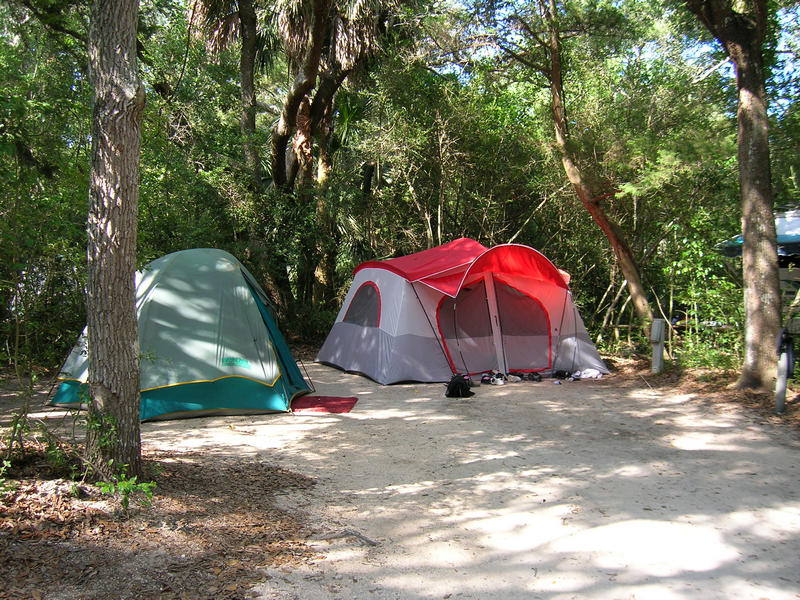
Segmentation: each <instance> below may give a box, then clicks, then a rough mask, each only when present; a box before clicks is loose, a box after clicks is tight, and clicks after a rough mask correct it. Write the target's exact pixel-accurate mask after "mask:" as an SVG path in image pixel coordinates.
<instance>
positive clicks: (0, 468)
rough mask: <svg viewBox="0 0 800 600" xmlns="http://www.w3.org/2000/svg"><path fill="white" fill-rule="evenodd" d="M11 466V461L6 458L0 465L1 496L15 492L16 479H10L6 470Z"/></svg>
mask: <svg viewBox="0 0 800 600" xmlns="http://www.w3.org/2000/svg"><path fill="white" fill-rule="evenodd" d="M10 468H11V461H8V460H4V461H3V464H2V465H0V497H1V496H5V495H6V494H8V493H10V492H13V491H14V490H15V489H16V488H17V483H16V482H15V481H9V480H8V479H7V478H6V471H7V470H8V469H10Z"/></svg>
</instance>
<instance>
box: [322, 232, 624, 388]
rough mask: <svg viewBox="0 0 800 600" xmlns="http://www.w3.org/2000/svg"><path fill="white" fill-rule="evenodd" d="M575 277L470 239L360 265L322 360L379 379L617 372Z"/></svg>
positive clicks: (528, 251)
mask: <svg viewBox="0 0 800 600" xmlns="http://www.w3.org/2000/svg"><path fill="white" fill-rule="evenodd" d="M568 284H569V275H568V274H566V273H565V272H563V271H560V270H559V269H557V268H556V267H555V266H554V265H553V263H551V262H550V261H549V260H548V259H547V258H545V256H544V255H543V254H541V253H540V252H538V251H537V250H534V249H533V248H530V247H528V246H523V245H521V244H502V245H500V246H495V247H494V248H491V249H490V248H486V247H485V246H483V245H482V244H480V243H478V242H476V241H475V240H471V239H468V238H460V239H457V240H454V241H452V242H450V243H448V244H445V245H443V246H439V247H436V248H431V249H429V250H424V251H422V252H418V253H416V254H410V255H408V256H402V257H399V258H392V259H389V260H384V261H370V262H365V263H363V264H361V265H359V266H358V267H357V268H356V270H355V273H354V277H353V283H352V285H351V286H350V290H349V291H348V293H347V296H346V297H345V300H344V303H343V305H342V307H341V310H340V311H339V314H338V316H337V318H336V322H335V323H334V325H333V327H332V328H331V331H330V333H329V334H328V337H327V339H326V340H325V343H324V344H323V346H322V348H321V349H320V351H319V354H318V355H317V358H316V360H317V361H318V362H323V363H327V364H330V365H334V366H337V367H339V368H341V369H344V370H346V371H353V372H358V373H362V374H364V375H366V376H368V377H370V378H372V379H373V380H375V381H377V382H378V383H382V384H389V383H395V382H400V381H422V382H434V381H442V382H446V381H449V380H450V378H451V377H452V376H453V375H454V374H455V373H467V374H469V375H477V374H480V373H485V372H490V371H497V372H499V373H508V372H509V371H515V372H521V373H529V372H545V373H550V372H552V371H555V370H565V371H569V372H572V371H576V370H582V369H586V368H595V369H597V370H599V371H601V372H603V373H608V369H607V368H606V366H605V364H603V361H602V360H601V359H600V356H599V354H598V353H597V350H596V348H595V347H594V344H592V342H591V340H590V339H589V335H588V333H587V332H586V328H585V326H584V324H583V321H582V319H581V317H580V315H579V314H578V311H577V309H576V307H575V304H574V303H573V301H572V294H571V293H570V290H569V285H568Z"/></svg>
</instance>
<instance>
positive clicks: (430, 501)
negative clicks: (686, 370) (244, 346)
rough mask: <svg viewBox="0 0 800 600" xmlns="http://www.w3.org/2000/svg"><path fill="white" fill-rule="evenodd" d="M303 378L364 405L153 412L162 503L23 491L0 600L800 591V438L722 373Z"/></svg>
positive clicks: (2, 545)
mask: <svg viewBox="0 0 800 600" xmlns="http://www.w3.org/2000/svg"><path fill="white" fill-rule="evenodd" d="M307 369H308V374H309V375H310V377H311V378H312V380H313V382H314V385H315V387H316V394H318V395H327V396H333V397H348V398H355V399H356V403H355V405H354V406H353V407H352V409H351V410H350V411H349V412H313V411H308V412H296V413H294V414H272V415H256V416H253V415H250V416H225V417H206V418H197V419H184V420H170V421H161V422H153V423H144V424H143V425H142V442H143V447H144V452H145V456H146V457H147V459H148V460H149V461H151V462H152V463H153V464H157V465H159V469H158V470H157V475H156V477H155V480H156V482H157V485H158V487H157V488H156V490H155V494H154V497H153V502H152V504H151V505H150V506H146V505H141V504H139V503H136V502H132V508H131V509H130V511H129V512H128V513H127V514H124V515H122V514H120V512H119V508H118V506H116V504H115V501H114V500H112V499H110V498H108V497H106V496H98V495H97V494H96V493H94V492H92V490H91V486H84V488H82V489H84V491H83V493H80V494H76V493H75V492H74V486H73V488H72V491H68V487H69V486H68V485H67V482H66V481H64V480H59V479H56V480H52V481H49V482H42V481H39V482H38V483H36V482H33V481H29V480H24V479H23V480H22V481H21V482H20V488H22V490H21V489H17V490H16V491H15V492H14V493H12V494H11V496H10V498H12V499H13V498H16V499H17V501H18V504H17V505H15V504H14V503H13V502H12V501H11V500H9V499H8V498H7V499H6V500H5V501H4V503H3V504H2V512H1V513H0V549H2V551H3V552H2V554H5V556H3V557H2V559H1V562H2V567H3V568H4V571H5V573H6V576H5V577H4V578H3V580H4V581H3V583H0V598H23V597H24V598H49V599H56V598H59V599H60V598H64V599H66V598H108V597H117V598H135V597H153V598H259V599H264V600H266V599H276V600H289V599H306V598H308V599H311V598H313V599H318V598H323V599H324V598H328V599H335V598H341V599H349V598H374V599H376V600H388V599H428V598H430V599H436V598H439V599H451V598H452V599H456V598H462V599H483V598H503V599H522V598H525V599H530V598H543V599H549V600H561V599H567V598H597V599H631V598H638V599H662V598H663V599H667V600H673V599H698V600H699V599H703V600H707V599H713V598H720V599H723V598H726V599H727V598H737V599H753V600H760V599H765V598H766V599H770V600H790V599H795V600H796V599H797V598H800V570H799V569H798V568H797V567H798V558H797V557H798V555H800V434H798V429H797V427H796V426H795V425H794V424H793V423H792V422H791V420H787V419H785V418H783V419H778V418H775V417H772V416H771V415H770V412H769V410H768V409H767V408H765V407H763V406H761V407H760V408H759V405H758V403H757V402H756V403H755V404H754V405H753V406H743V405H742V404H741V403H740V402H729V401H725V397H726V395H727V394H728V392H727V391H725V388H724V386H723V385H721V383H720V382H718V381H716V382H714V381H711V382H709V381H707V380H705V379H703V378H698V377H694V378H692V379H691V380H690V381H687V380H683V381H681V380H676V379H675V378H671V377H669V376H667V377H664V376H662V377H651V376H650V375H649V373H648V372H647V370H646V369H643V368H640V369H638V370H633V371H628V372H627V373H625V374H623V373H620V372H616V373H612V374H611V375H609V376H606V377H604V378H603V379H600V380H582V381H562V382H560V381H558V380H554V379H544V380H543V381H541V382H530V381H523V382H518V383H507V384H505V385H502V386H494V385H481V386H478V387H475V388H473V389H474V391H475V395H474V396H472V397H470V398H446V397H445V396H444V394H443V392H444V385H443V384H414V383H408V384H397V385H391V386H381V385H378V384H376V383H374V382H372V381H371V380H369V379H367V378H364V377H361V376H359V375H355V374H348V373H343V372H342V371H339V370H337V369H333V368H330V367H327V366H323V365H319V364H312V365H307ZM44 392H46V390H43V392H42V393H43V394H44ZM13 397H14V396H13V395H12V394H10V393H8V391H7V390H6V392H4V394H3V396H2V401H3V403H4V404H3V406H2V408H3V411H2V412H3V421H2V425H3V426H7V423H8V419H7V417H8V414H9V413H10V410H11V407H12V405H13ZM792 404H793V403H790V409H794V407H793V406H792ZM31 416H32V417H35V418H42V419H47V420H48V422H53V423H54V422H55V421H54V420H55V419H59V418H61V419H62V421H61V422H60V423H61V425H60V426H61V427H62V428H64V427H65V426H66V425H65V422H64V421H63V417H60V416H59V413H58V412H57V411H56V412H52V411H51V409H48V408H42V407H40V406H33V407H32V409H31ZM26 486H27V487H26ZM24 490H28V493H27V494H23V493H22V491H24ZM76 496H77V497H76Z"/></svg>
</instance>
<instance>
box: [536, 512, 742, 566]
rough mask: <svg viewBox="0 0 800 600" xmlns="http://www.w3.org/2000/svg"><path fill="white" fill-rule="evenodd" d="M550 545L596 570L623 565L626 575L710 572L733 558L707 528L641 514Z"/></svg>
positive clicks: (732, 550)
mask: <svg viewBox="0 0 800 600" xmlns="http://www.w3.org/2000/svg"><path fill="white" fill-rule="evenodd" d="M609 546H611V547H609ZM550 550H551V551H554V552H559V553H563V554H570V555H579V556H584V557H585V559H586V562H587V563H590V564H593V565H595V566H596V567H599V568H602V569H624V570H625V572H626V573H627V574H628V576H639V575H641V574H644V575H650V576H656V577H671V576H675V575H679V574H681V573H684V572H699V571H711V570H714V569H717V568H719V567H721V566H722V565H723V564H725V563H726V562H728V561H735V560H736V559H737V558H739V554H738V552H737V551H736V549H735V548H733V547H731V546H729V545H728V544H726V543H725V540H724V539H723V537H722V535H721V534H720V533H719V532H718V531H715V530H714V529H712V528H710V527H704V526H699V525H696V524H690V523H676V522H665V521H651V520H646V519H632V520H629V521H622V522H619V523H614V524H611V525H604V526H600V527H593V528H591V529H587V530H585V531H581V532H579V533H575V534H572V535H569V536H567V537H564V538H562V539H559V540H556V541H555V542H554V543H553V544H551V545H550Z"/></svg>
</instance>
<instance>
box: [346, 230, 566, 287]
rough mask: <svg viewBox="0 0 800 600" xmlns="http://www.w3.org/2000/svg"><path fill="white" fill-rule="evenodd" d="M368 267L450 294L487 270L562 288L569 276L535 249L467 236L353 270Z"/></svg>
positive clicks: (366, 263) (372, 262)
mask: <svg viewBox="0 0 800 600" xmlns="http://www.w3.org/2000/svg"><path fill="white" fill-rule="evenodd" d="M367 268H372V269H386V270H387V271H391V272H393V273H396V274H397V275H400V276H401V277H403V278H405V279H407V280H408V281H410V282H412V283H415V282H420V283H424V284H425V285H427V286H429V287H432V288H434V289H436V290H439V291H440V292H442V293H443V294H447V295H448V296H452V297H455V296H457V295H458V292H459V291H460V290H461V288H462V287H463V286H464V285H465V284H469V283H472V282H474V281H476V280H478V279H480V278H482V277H483V274H484V273H487V272H491V273H497V274H507V275H519V276H523V277H530V278H533V279H538V280H540V281H545V282H549V283H552V284H553V285H557V286H559V287H562V288H565V289H566V288H567V287H568V284H569V275H568V274H567V273H565V272H564V271H561V270H559V269H557V268H556V267H555V265H553V263H551V262H550V261H549V260H548V259H547V258H546V257H545V256H544V255H543V254H542V253H541V252H539V251H538V250H534V249H533V248H531V247H529V246H523V245H521V244H501V245H500V246H495V247H494V248H491V249H490V248H487V247H486V246H484V245H482V244H480V243H478V242H476V241H475V240H471V239H469V238H459V239H457V240H453V241H452V242H449V243H447V244H444V245H442V246H437V247H436V248H431V249H429V250H423V251H422V252H417V253H415V254H409V255H407V256H400V257H398V258H390V259H388V260H379V261H368V262H365V263H361V264H360V265H359V266H358V267H357V268H356V272H358V271H360V270H361V269H367Z"/></svg>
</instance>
